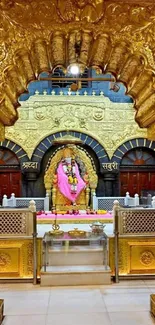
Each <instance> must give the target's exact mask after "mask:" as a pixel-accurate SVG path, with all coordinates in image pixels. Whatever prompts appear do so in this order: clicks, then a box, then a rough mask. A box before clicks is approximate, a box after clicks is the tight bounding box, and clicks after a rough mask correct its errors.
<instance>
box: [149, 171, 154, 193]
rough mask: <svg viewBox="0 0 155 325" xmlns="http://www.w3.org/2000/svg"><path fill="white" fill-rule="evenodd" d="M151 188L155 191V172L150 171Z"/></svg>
mask: <svg viewBox="0 0 155 325" xmlns="http://www.w3.org/2000/svg"><path fill="white" fill-rule="evenodd" d="M150 190H152V191H155V172H154V173H150Z"/></svg>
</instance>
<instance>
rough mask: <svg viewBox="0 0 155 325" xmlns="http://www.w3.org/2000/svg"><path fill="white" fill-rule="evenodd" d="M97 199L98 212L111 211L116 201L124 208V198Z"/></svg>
mask: <svg viewBox="0 0 155 325" xmlns="http://www.w3.org/2000/svg"><path fill="white" fill-rule="evenodd" d="M96 199H97V201H98V204H97V209H96V210H107V211H111V210H112V209H113V205H114V201H115V200H117V201H118V202H119V204H120V205H122V206H124V197H102V198H96Z"/></svg>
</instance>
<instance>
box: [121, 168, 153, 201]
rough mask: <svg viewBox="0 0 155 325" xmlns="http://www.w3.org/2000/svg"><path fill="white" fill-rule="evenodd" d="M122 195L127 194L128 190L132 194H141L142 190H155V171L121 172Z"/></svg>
mask: <svg viewBox="0 0 155 325" xmlns="http://www.w3.org/2000/svg"><path fill="white" fill-rule="evenodd" d="M120 182H121V196H125V194H126V192H129V193H130V196H134V194H136V193H137V194H139V195H141V191H142V190H155V172H153V173H152V172H146V171H145V172H143V171H140V172H134V171H128V172H121V173H120Z"/></svg>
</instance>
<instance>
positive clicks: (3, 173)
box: [0, 147, 21, 202]
mask: <svg viewBox="0 0 155 325" xmlns="http://www.w3.org/2000/svg"><path fill="white" fill-rule="evenodd" d="M11 193H15V196H20V194H21V171H20V164H19V161H18V158H17V156H16V155H15V154H14V153H13V152H12V151H11V150H9V149H6V148H3V147H1V148H0V202H2V198H3V195H4V194H6V195H7V196H8V197H10V195H11Z"/></svg>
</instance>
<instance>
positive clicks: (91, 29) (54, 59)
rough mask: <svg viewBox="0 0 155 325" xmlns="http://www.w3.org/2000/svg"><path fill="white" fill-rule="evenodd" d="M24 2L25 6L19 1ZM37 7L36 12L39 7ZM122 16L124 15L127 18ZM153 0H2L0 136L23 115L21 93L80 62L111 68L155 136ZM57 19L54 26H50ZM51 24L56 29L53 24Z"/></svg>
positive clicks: (141, 122) (100, 68)
mask: <svg viewBox="0 0 155 325" xmlns="http://www.w3.org/2000/svg"><path fill="white" fill-rule="evenodd" d="M19 3H20V5H19ZM35 8H37V10H35ZM122 17H123V19H122ZM154 17H155V5H154V0H149V4H146V5H145V4H144V1H142V0H135V3H134V0H133V1H132V3H131V4H128V3H127V2H126V1H125V3H124V0H119V3H118V4H117V3H116V1H114V3H113V2H111V1H110V3H109V1H106V0H101V1H97V0H95V1H92V0H80V1H76V0H68V1H66V0H61V1H60V0H55V1H50V0H47V1H46V5H45V2H44V1H43V0H31V1H30V2H29V1H28V2H27V5H26V6H25V4H24V3H23V2H22V1H20V0H19V1H18V2H17V1H16V0H10V1H7V0H4V1H1V2H0V19H1V44H0V63H1V64H0V137H1V140H3V138H4V126H10V125H13V124H14V123H15V121H16V120H17V119H18V113H17V107H18V106H20V104H19V102H18V97H19V95H20V94H22V93H24V92H26V91H27V85H28V83H29V82H30V81H33V80H36V79H37V78H38V76H39V74H40V73H41V72H43V71H48V72H52V71H53V70H54V69H55V68H56V67H62V68H63V69H66V68H67V67H68V66H69V65H71V64H73V63H76V62H77V63H78V64H79V65H80V67H81V70H84V69H85V67H93V68H95V69H97V70H98V71H102V72H104V73H107V72H111V73H112V74H113V75H114V76H115V78H116V80H118V81H121V82H123V83H124V84H125V86H126V88H127V94H128V95H130V96H132V98H133V99H134V107H135V108H136V121H137V123H138V124H139V126H140V127H144V128H148V135H149V138H150V139H151V140H154V139H155V114H154V107H155V95H154V87H155V82H154V71H155V62H154V57H155V50H154V49H155V45H154ZM51 22H52V24H51ZM49 26H52V29H50V28H51V27H50V28H49Z"/></svg>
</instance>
